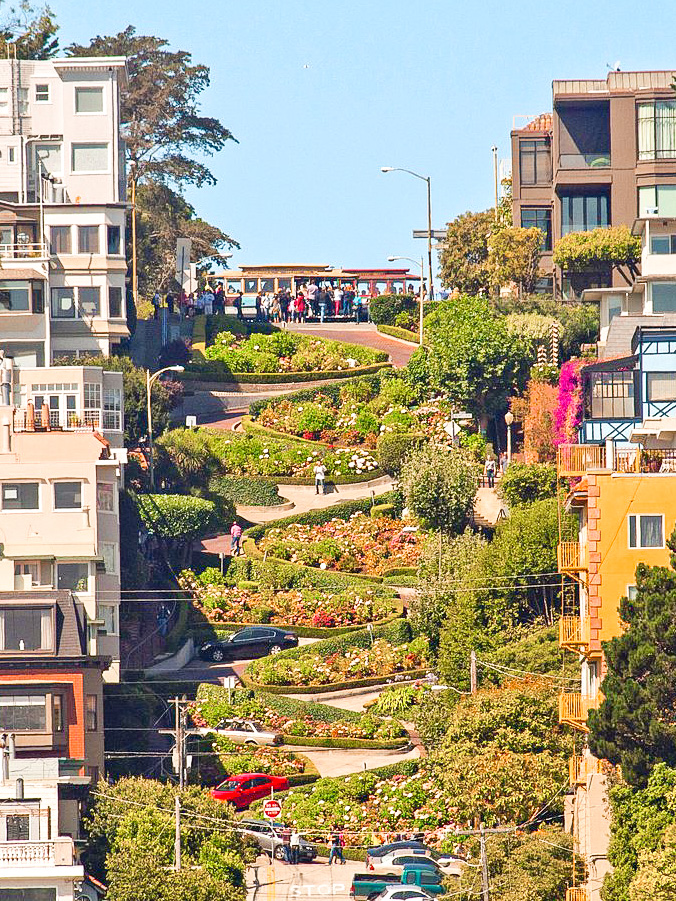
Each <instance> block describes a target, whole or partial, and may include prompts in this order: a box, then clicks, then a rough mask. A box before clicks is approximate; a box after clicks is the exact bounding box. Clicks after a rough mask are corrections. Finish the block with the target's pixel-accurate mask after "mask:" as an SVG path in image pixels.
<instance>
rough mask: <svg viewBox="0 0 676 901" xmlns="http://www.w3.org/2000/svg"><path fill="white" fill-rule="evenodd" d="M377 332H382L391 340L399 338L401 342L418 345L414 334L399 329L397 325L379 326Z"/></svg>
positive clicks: (404, 329)
mask: <svg viewBox="0 0 676 901" xmlns="http://www.w3.org/2000/svg"><path fill="white" fill-rule="evenodd" d="M378 331H379V332H382V333H383V335H390V336H391V337H392V338H399V339H400V340H401V341H408V342H409V343H410V344H415V345H416V346H418V345H419V344H420V342H419V340H418V336H417V335H416V333H415V332H409V330H408V329H406V328H399V326H398V325H379V326H378Z"/></svg>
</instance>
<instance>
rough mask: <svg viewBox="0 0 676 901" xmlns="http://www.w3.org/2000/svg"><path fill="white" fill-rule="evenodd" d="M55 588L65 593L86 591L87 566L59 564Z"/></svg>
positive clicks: (85, 564)
mask: <svg viewBox="0 0 676 901" xmlns="http://www.w3.org/2000/svg"><path fill="white" fill-rule="evenodd" d="M56 587H57V588H59V589H64V590H65V591H87V590H88V587H89V564H88V563H59V564H58V567H57V585H56Z"/></svg>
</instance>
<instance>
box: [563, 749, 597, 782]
mask: <svg viewBox="0 0 676 901" xmlns="http://www.w3.org/2000/svg"><path fill="white" fill-rule="evenodd" d="M600 772H601V761H600V760H597V758H596V757H592V756H591V755H590V754H585V755H582V756H580V755H579V754H573V756H572V757H571V758H570V760H569V761H568V776H569V782H570V785H571V788H572V787H574V786H576V785H585V784H586V782H587V776H593V775H594V774H596V773H600Z"/></svg>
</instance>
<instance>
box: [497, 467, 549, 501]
mask: <svg viewBox="0 0 676 901" xmlns="http://www.w3.org/2000/svg"><path fill="white" fill-rule="evenodd" d="M556 481H557V479H556V466H553V465H552V464H551V463H511V464H510V465H509V466H508V467H507V469H506V471H505V473H504V475H503V476H502V479H501V480H500V483H499V485H498V494H499V495H500V497H501V498H502V499H503V500H505V501H506V502H507V503H508V504H509V506H510V507H516V506H517V505H518V504H532V503H533V502H534V501H540V500H544V499H545V498H548V497H555V496H556Z"/></svg>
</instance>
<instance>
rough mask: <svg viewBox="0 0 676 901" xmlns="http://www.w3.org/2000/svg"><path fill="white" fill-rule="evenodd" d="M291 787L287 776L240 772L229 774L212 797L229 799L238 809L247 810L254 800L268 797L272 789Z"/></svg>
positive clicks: (213, 790) (279, 789)
mask: <svg viewBox="0 0 676 901" xmlns="http://www.w3.org/2000/svg"><path fill="white" fill-rule="evenodd" d="M288 787H289V780H288V779H287V778H286V776H269V775H267V774H266V773H240V774H239V775H237V776H228V778H227V779H224V780H223V782H221V783H220V784H219V785H217V786H216V788H212V789H211V797H212V798H215V799H216V800H217V801H229V802H230V804H234V806H235V808H236V809H237V810H245V809H246V808H247V807H248V806H249V804H251V803H252V802H253V801H257V800H258V799H259V798H267V797H268V795H269V794H270V792H271V791H272V789H274V790H275V791H284V790H285V789H287V788H288Z"/></svg>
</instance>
